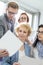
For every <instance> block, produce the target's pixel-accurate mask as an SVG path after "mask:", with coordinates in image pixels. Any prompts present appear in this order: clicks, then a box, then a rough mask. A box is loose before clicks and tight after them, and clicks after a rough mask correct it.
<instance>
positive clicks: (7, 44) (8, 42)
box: [0, 30, 23, 56]
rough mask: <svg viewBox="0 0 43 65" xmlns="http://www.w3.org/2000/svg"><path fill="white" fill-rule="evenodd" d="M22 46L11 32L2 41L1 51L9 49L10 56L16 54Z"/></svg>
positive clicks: (0, 44)
mask: <svg viewBox="0 0 43 65" xmlns="http://www.w3.org/2000/svg"><path fill="white" fill-rule="evenodd" d="M22 44H23V43H22V42H21V41H20V40H19V38H17V37H16V36H15V35H14V34H13V33H12V32H11V31H10V30H9V31H7V33H6V34H5V35H4V36H3V37H2V38H1V39H0V49H7V51H8V52H9V54H10V56H11V55H13V54H14V53H16V51H18V50H19V48H20V47H21V46H22Z"/></svg>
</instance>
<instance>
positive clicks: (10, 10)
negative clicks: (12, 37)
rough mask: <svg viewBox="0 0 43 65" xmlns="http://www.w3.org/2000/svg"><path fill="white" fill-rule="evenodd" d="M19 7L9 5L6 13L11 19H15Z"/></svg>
mask: <svg viewBox="0 0 43 65" xmlns="http://www.w3.org/2000/svg"><path fill="white" fill-rule="evenodd" d="M17 12H18V9H14V8H12V7H9V8H7V9H6V13H7V16H8V18H9V19H13V18H14V16H15V14H17Z"/></svg>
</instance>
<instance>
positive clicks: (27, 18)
mask: <svg viewBox="0 0 43 65" xmlns="http://www.w3.org/2000/svg"><path fill="white" fill-rule="evenodd" d="M23 14H24V15H26V16H27V22H29V17H28V15H27V14H26V13H21V15H23ZM18 21H20V18H19V19H18Z"/></svg>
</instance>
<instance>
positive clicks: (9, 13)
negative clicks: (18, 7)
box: [8, 11, 17, 15]
mask: <svg viewBox="0 0 43 65" xmlns="http://www.w3.org/2000/svg"><path fill="white" fill-rule="evenodd" d="M8 13H9V14H13V15H15V14H17V13H14V12H11V11H8Z"/></svg>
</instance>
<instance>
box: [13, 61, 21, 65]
mask: <svg viewBox="0 0 43 65" xmlns="http://www.w3.org/2000/svg"><path fill="white" fill-rule="evenodd" d="M13 65H21V64H20V63H19V62H14V63H13Z"/></svg>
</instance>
